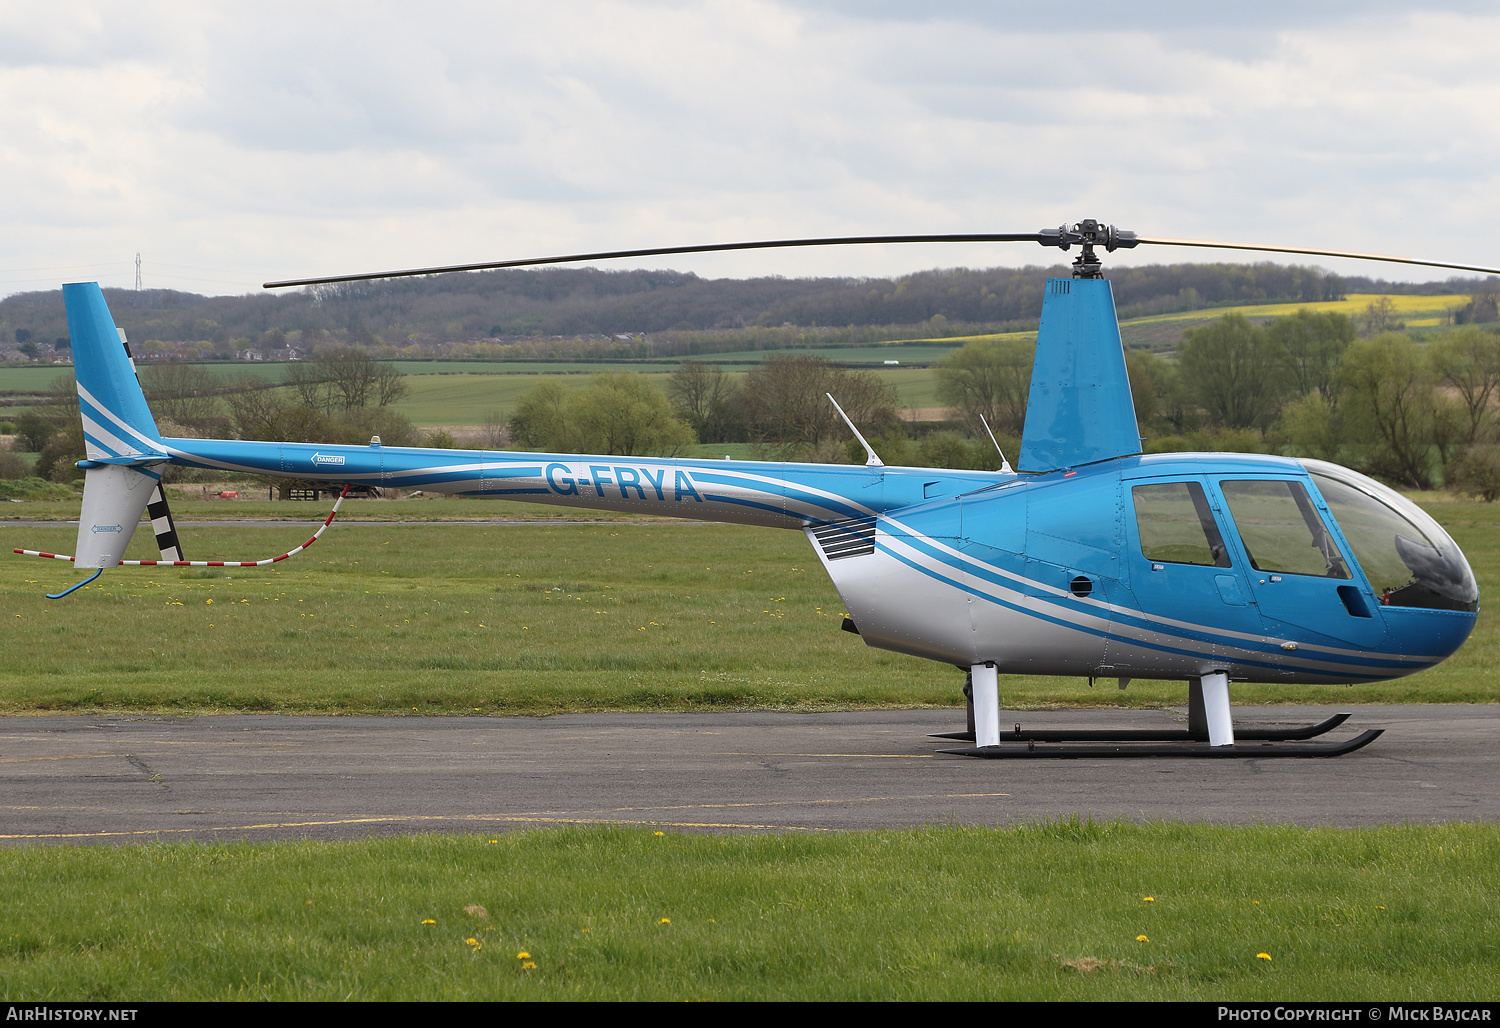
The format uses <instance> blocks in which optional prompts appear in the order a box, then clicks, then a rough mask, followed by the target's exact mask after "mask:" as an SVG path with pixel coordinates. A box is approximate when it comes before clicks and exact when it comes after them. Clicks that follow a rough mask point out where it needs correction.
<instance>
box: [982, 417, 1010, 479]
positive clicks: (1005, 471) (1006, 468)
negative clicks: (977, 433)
mask: <svg viewBox="0 0 1500 1028" xmlns="http://www.w3.org/2000/svg"><path fill="white" fill-rule="evenodd" d="M979 423H980V424H981V425H983V426H984V430H985V431H986V432H988V433H989V434H990V442H992V443H994V444H995V452H997V453H999V454H1000V473H1001V474H1002V475H1014V474H1015V472H1014V471H1013V470H1011V466H1010V461H1008V460H1006V459H1005V451H1004V450H1002V449H1000V440H998V439H996V438H995V430H994V429H992V428H990V423H989V422H988V421H986V420H984V415H983V414H981V415H979Z"/></svg>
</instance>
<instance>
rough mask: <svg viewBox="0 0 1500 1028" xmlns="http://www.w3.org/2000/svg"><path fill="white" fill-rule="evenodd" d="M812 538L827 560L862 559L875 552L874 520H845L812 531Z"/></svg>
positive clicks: (866, 518) (864, 518) (871, 518)
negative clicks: (816, 541)
mask: <svg viewBox="0 0 1500 1028" xmlns="http://www.w3.org/2000/svg"><path fill="white" fill-rule="evenodd" d="M812 534H813V538H815V539H817V540H818V546H819V547H820V548H821V549H822V550H823V556H825V557H827V558H828V559H829V560H843V559H844V558H845V557H862V556H864V555H865V554H867V553H874V552H875V519H874V518H873V517H863V518H845V519H844V520H842V521H831V522H829V523H828V524H826V525H823V526H822V527H820V528H815V529H813V533H812Z"/></svg>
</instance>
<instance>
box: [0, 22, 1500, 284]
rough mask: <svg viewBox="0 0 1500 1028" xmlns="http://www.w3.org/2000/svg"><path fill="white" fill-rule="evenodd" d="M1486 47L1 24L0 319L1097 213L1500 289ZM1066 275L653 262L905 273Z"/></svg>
mask: <svg viewBox="0 0 1500 1028" xmlns="http://www.w3.org/2000/svg"><path fill="white" fill-rule="evenodd" d="M1224 8H1227V9H1224ZM1497 52H1500V13H1497V8H1496V6H1495V5H1494V4H1493V3H1479V2H1472V3H1471V2H1463V0H1452V2H1448V0H1426V2H1424V3H1423V4H1421V5H1420V7H1419V6H1418V5H1416V4H1411V3H1395V2H1381V0H1362V2H1357V3H1356V2H1329V3H1316V2H1283V0H1261V2H1258V3H1253V4H1250V3H1246V4H1240V3H1234V4H1227V5H1225V4H1220V5H1214V4H1204V3H1202V2H1201V0H1200V2H1192V3H1189V2H1177V0H1170V2H1169V0H1158V2H1144V3H1127V4H1099V3H1093V4H1077V5H1072V6H1068V5H1048V4H1037V3H1035V2H1026V3H1011V2H1006V0H990V2H958V0H954V2H947V3H944V2H932V0H928V2H924V3H921V4H918V3H913V2H894V0H892V2H882V0H859V2H856V0H847V2H840V0H780V2H776V0H722V2H700V3H686V2H681V3H679V2H669V0H661V2H649V0H633V2H583V0H579V2H572V0H553V2H549V3H541V4H539V3H535V2H534V0H527V2H506V0H501V2H496V0H486V2H476V3H463V2H452V3H443V2H433V3H428V4H423V5H417V4H410V3H376V2H371V0H361V2H359V3H316V2H312V3H309V2H306V0H301V2H297V3H280V2H274V0H272V2H259V3H256V4H189V3H155V2H151V0H135V2H132V3H128V4H122V3H102V2H101V3H76V4H68V3H49V4H46V5H42V4H34V3H23V2H21V0H0V295H3V294H9V293H13V292H18V291H22V290H31V289H48V288H54V287H55V286H57V285H58V284H59V283H61V282H64V281H75V280H80V279H98V280H99V281H101V282H103V283H104V284H105V285H118V286H127V285H129V284H131V283H132V282H133V280H134V256H135V254H136V253H137V252H140V253H141V254H142V258H143V262H144V273H145V283H146V285H147V286H148V287H152V286H169V287H173V288H179V289H187V290H191V291H194V292H204V293H238V292H246V291H250V290H253V289H256V288H257V287H258V285H259V283H260V282H261V281H263V280H265V279H271V278H283V277H291V276H296V275H300V274H335V273H340V272H356V271H370V270H379V269H383V268H392V267H411V266H421V265H427V264H439V263H457V262H465V261H479V260H498V259H504V258H509V257H522V256H531V255H540V254H547V253H566V252H576V251H578V250H599V249H613V248H629V247H647V246H655V245H676V244H686V243H698V242H710V241H722V240H731V239H756V238H774V237H780V236H796V235H840V234H866V233H915V232H983V231H999V232H1006V231H1035V230H1036V229H1038V228H1042V227H1044V226H1056V225H1058V224H1060V223H1061V222H1063V221H1074V220H1077V219H1079V218H1083V217H1096V218H1099V219H1101V220H1104V221H1108V222H1113V223H1115V224H1117V225H1120V226H1121V227H1124V228H1130V229H1134V230H1136V231H1138V232H1140V233H1141V234H1143V235H1158V236H1173V237H1180V238H1199V239H1232V240H1236V241H1246V242H1262V243H1286V244H1293V245H1310V246H1321V247H1329V248H1337V249H1349V250H1362V251H1375V252H1383V253H1398V254H1406V255H1409V256H1415V257H1428V258H1432V259H1439V260H1442V259H1448V260H1459V261H1469V262H1475V263H1481V264H1500V254H1497V253H1496V252H1495V247H1494V246H1493V245H1492V243H1491V241H1492V240H1494V239H1496V237H1497V236H1500V231H1497V229H1500V210H1497V201H1500V188H1497V187H1500V60H1497V59H1496V54H1497ZM1049 255H1052V256H1056V255H1057V254H1056V251H1043V250H1041V249H1040V248H1037V247H1035V246H1032V245H1030V244H1011V245H1009V246H1005V245H995V246H979V245H973V246H953V247H946V248H932V247H908V248H879V249H873V248H872V249H840V250H819V251H802V252H786V251H783V252H772V253H762V254H755V255H746V254H741V255H721V256H712V257H701V258H693V259H686V258H683V259H673V260H671V261H666V260H664V259H660V258H658V259H654V260H649V261H644V262H640V263H641V264H644V265H646V266H654V267H662V266H671V267H678V268H686V269H691V270H694V271H697V272H699V273H700V274H705V275H712V276H722V275H730V276H745V275H763V274H782V275H788V276H795V275H808V274H838V275H886V274H893V273H899V272H903V271H910V270H916V269H919V268H925V267H933V266H954V265H965V266H969V267H982V266H990V265H998V264H1004V265H1020V264H1026V263H1044V262H1046V261H1047V259H1048V257H1049ZM1120 259H1123V260H1133V261H1141V260H1143V259H1144V260H1157V261H1160V260H1192V259H1208V258H1206V257H1205V256H1203V255H1202V254H1201V252H1197V251H1184V250H1165V249H1157V250H1155V251H1152V252H1151V253H1150V254H1149V256H1147V255H1145V254H1143V252H1142V251H1137V252H1136V253H1135V254H1132V255H1129V256H1122V257H1120V258H1117V260H1120ZM1244 259H1253V258H1251V257H1249V256H1246V257H1245V258H1244ZM1321 263H1322V264H1323V265H1324V266H1326V267H1333V268H1338V269H1339V270H1346V271H1355V270H1357V271H1359V272H1360V273H1369V274H1385V275H1388V276H1392V277H1409V278H1414V279H1425V278H1430V277H1437V278H1441V277H1446V276H1445V275H1444V274H1441V273H1434V274H1428V273H1423V272H1421V271H1415V270H1414V271H1412V272H1410V273H1409V274H1408V273H1403V272H1401V271H1400V270H1399V269H1397V270H1393V269H1392V268H1391V267H1390V266H1372V265H1360V266H1357V267H1356V266H1350V265H1344V264H1341V263H1340V262H1330V261H1322V262H1321Z"/></svg>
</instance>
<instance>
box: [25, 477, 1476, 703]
mask: <svg viewBox="0 0 1500 1028" xmlns="http://www.w3.org/2000/svg"><path fill="white" fill-rule="evenodd" d="M1426 504H1427V507H1428V509H1429V510H1431V511H1432V512H1433V513H1434V514H1435V516H1437V517H1438V518H1439V520H1441V521H1443V522H1444V523H1445V524H1446V525H1447V526H1448V527H1449V529H1450V531H1451V532H1452V533H1453V535H1454V536H1455V538H1457V540H1458V541H1459V543H1460V545H1461V546H1462V547H1463V548H1464V551H1465V553H1466V554H1467V555H1468V557H1469V559H1470V561H1471V562H1472V563H1473V565H1474V569H1475V572H1476V574H1477V575H1478V578H1479V582H1480V586H1481V590H1482V591H1484V592H1485V593H1488V592H1489V590H1491V589H1492V588H1495V587H1496V585H1497V583H1500V537H1497V534H1496V532H1495V527H1496V525H1495V522H1496V519H1497V511H1496V509H1495V508H1494V507H1492V506H1489V505H1486V504H1480V503H1471V502H1458V501H1440V500H1436V499H1434V498H1430V497H1429V498H1428V499H1427V501H1426ZM8 506H10V507H11V508H14V509H15V510H16V511H17V513H21V512H22V511H27V512H32V513H36V514H46V513H48V512H51V513H53V514H54V515H67V514H69V512H70V511H71V512H74V513H73V516H76V511H77V502H76V501H72V502H71V503H68V502H59V503H53V504H47V503H35V504H11V505H8ZM177 507H178V509H177V517H178V520H179V521H183V522H186V521H191V520H194V519H196V518H200V517H205V516H206V517H210V518H215V519H218V518H222V517H228V516H257V515H264V514H266V513H274V514H275V515H277V516H281V517H286V516H289V515H290V516H300V517H303V518H306V519H308V521H311V520H313V519H315V518H316V517H319V516H320V515H321V508H318V507H315V506H314V505H312V504H295V505H294V504H286V503H274V504H273V503H266V502H264V501H259V502H249V501H242V502H235V503H227V502H217V503H215V502H208V503H204V502H179V503H178V505H177ZM345 509H346V511H347V512H348V514H349V515H351V516H352V517H353V518H356V519H361V518H375V519H394V518H396V517H409V518H418V519H421V520H441V519H444V518H453V517H464V516H466V517H473V516H479V517H484V516H486V515H488V516H491V517H498V516H504V515H509V516H513V517H534V516H537V515H542V516H548V515H555V514H556V513H557V511H556V510H555V509H554V508H547V507H538V506H531V507H528V506H526V505H510V504H502V503H493V504H490V503H485V502H484V501H475V500H468V501H465V500H447V499H427V500H405V501H350V502H349V503H348V504H346V508H345ZM7 513H9V512H7ZM567 516H569V517H573V518H594V517H596V516H599V515H595V514H594V512H587V511H573V512H568V514H567ZM602 517H603V518H604V519H605V521H606V523H603V524H576V523H573V524H570V523H567V522H556V523H549V524H542V525H510V526H493V525H478V524H452V525H422V524H403V523H399V522H396V521H394V520H381V521H378V522H377V523H372V524H354V525H343V526H341V525H335V527H334V528H333V529H331V530H330V531H329V533H328V534H327V535H325V536H324V539H323V541H322V542H320V543H319V544H318V545H317V546H315V547H314V548H313V549H312V550H310V551H308V553H307V554H305V555H303V556H300V557H297V558H294V559H293V560H292V561H289V562H286V563H282V564H279V565H276V566H275V567H271V568H264V569H211V568H205V569H197V568H195V569H120V570H117V571H111V572H108V573H106V574H105V576H104V577H102V578H101V579H100V580H99V581H98V582H97V583H95V584H94V585H92V586H89V587H88V588H86V589H83V590H80V591H79V592H77V593H75V594H73V595H72V596H70V597H68V598H66V599H63V600H56V601H53V600H45V599H43V598H42V593H44V592H47V591H57V590H58V589H59V588H60V587H62V586H64V585H67V584H70V583H72V582H73V581H76V580H77V579H78V577H80V574H79V573H75V572H73V571H72V570H71V568H70V567H69V566H67V565H65V564H61V563H57V562H51V561H41V560H37V559H35V558H24V557H19V556H11V555H8V554H7V555H5V557H4V559H3V561H0V617H3V619H4V620H5V621H6V622H7V624H8V631H7V635H6V639H7V644H8V653H7V660H6V662H5V666H4V668H3V669H0V712H6V713H22V712H35V711H68V710H75V711H86V710H129V711H229V710H254V711H288V712H347V713H359V712H371V713H374V712H379V713H411V712H412V711H413V708H416V710H417V711H418V712H423V713H428V712H430V713H445V714H450V713H465V714H472V713H474V712H475V710H476V708H477V709H478V711H479V712H481V713H484V714H515V713H548V712H559V711H571V710H605V709H611V710H661V709H667V710H687V709H712V708H735V709H746V708H762V709H801V710H818V709H830V708H849V707H880V706H895V707H914V706H953V705H956V704H958V703H959V702H960V701H961V698H960V695H959V688H960V686H961V685H962V678H961V676H960V675H959V674H958V672H956V671H955V670H954V669H952V668H950V667H948V666H946V665H942V664H937V663H934V662H931V661H923V660H918V659H916V658H912V657H905V656H900V655H896V654H891V653H886V652H884V651H881V650H872V649H869V648H867V647H866V646H864V644H863V643H862V642H861V641H860V640H859V639H858V638H857V637H856V636H854V635H851V634H849V633H846V632H842V631H839V625H840V623H841V621H842V618H843V614H844V611H843V608H842V607H841V606H840V605H839V600H838V596H837V594H836V593H835V592H834V590H833V587H832V585H831V583H830V582H829V581H828V578H827V576H826V575H825V574H824V573H823V571H822V569H821V567H820V566H819V565H818V563H817V560H816V558H815V557H814V556H813V554H812V552H811V549H810V547H809V545H808V543H807V541H806V540H805V539H804V538H803V537H802V535H801V534H800V533H796V532H788V531H781V530H775V529H754V528H744V527H738V526H729V525H699V524H686V523H673V522H660V523H648V522H644V521H643V519H640V518H637V517H634V516H630V515H613V516H610V515H602ZM74 535H75V530H73V529H71V528H65V527H61V526H60V527H57V528H48V527H26V528H20V527H14V526H10V525H6V526H5V527H4V529H3V532H0V538H3V541H4V544H5V546H6V547H7V548H9V547H16V546H20V547H24V548H29V549H43V550H51V551H54V552H70V550H71V548H72V545H73V542H74ZM305 535H306V529H305V528H304V527H302V526H300V525H299V526H293V525H287V526H284V527H275V526H265V527H262V526H238V525H230V526H227V527H202V528H187V527H185V528H183V529H182V536H183V540H184V544H185V546H186V547H187V552H188V555H189V557H192V558H194V559H228V560H237V559H254V558H259V557H266V556H270V555H272V554H275V553H279V552H281V551H283V550H285V549H287V548H288V545H289V544H291V543H295V542H300V541H301V540H302V539H303V538H305ZM131 545H132V553H133V554H135V555H137V556H141V557H148V558H149V557H151V556H154V554H153V552H152V550H151V546H152V542H151V538H150V535H149V533H148V532H144V531H143V532H140V533H138V534H137V537H136V539H135V541H134V542H133V543H132V544H131ZM60 640H68V641H70V644H69V645H59V641H60ZM80 647H81V649H80ZM1497 669H1500V630H1497V628H1496V621H1495V618H1494V616H1493V615H1492V614H1490V613H1488V611H1486V612H1485V613H1483V614H1482V615H1481V617H1480V621H1479V625H1478V628H1477V629H1476V631H1475V634H1474V637H1473V638H1472V639H1470V641H1469V642H1468V644H1467V645H1466V646H1465V647H1464V649H1463V650H1461V651H1460V652H1459V654H1458V655H1456V656H1455V657H1453V658H1451V659H1450V660H1448V661H1446V662H1445V663H1443V664H1441V665H1439V666H1438V667H1436V668H1434V669H1432V670H1430V671H1427V672H1423V673H1421V674H1419V675H1415V676H1412V677H1410V678H1405V679H1399V680H1397V681H1394V682H1388V683H1381V684H1373V685H1361V686H1358V687H1348V686H1289V685H1242V686H1236V687H1235V699H1236V702H1241V703H1255V702H1262V703H1265V702H1293V703H1295V702H1308V703H1353V702H1403V703H1404V702H1496V701H1500V670H1497ZM1002 681H1003V685H1002V690H1003V691H1002V697H1003V701H1004V702H1005V703H1006V704H1007V705H1011V706H1018V707H1042V706H1058V705H1061V706H1069V705H1084V706H1091V705H1100V706H1115V705H1121V706H1133V707H1153V706H1165V705H1171V704H1180V703H1182V702H1184V693H1185V690H1184V688H1183V687H1182V685H1181V683H1173V682H1135V683H1132V684H1131V686H1130V688H1129V689H1128V690H1126V691H1125V692H1120V691H1118V690H1116V689H1115V688H1113V686H1111V687H1109V688H1104V687H1103V686H1099V687H1096V688H1090V687H1089V686H1088V683H1087V680H1085V679H1081V678H1078V679H1074V678H1065V679H1058V678H1041V677H1021V676H1016V677H1007V678H1005V679H1003V680H1002Z"/></svg>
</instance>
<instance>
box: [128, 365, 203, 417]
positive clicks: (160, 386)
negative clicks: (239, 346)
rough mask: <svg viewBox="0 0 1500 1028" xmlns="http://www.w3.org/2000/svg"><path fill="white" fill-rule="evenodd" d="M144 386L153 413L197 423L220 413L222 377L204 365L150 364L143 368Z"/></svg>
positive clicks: (142, 381)
mask: <svg viewBox="0 0 1500 1028" xmlns="http://www.w3.org/2000/svg"><path fill="white" fill-rule="evenodd" d="M141 389H142V390H144V391H145V393H146V400H147V401H148V402H149V403H150V404H151V410H152V413H154V414H156V415H157V416H159V417H162V418H165V419H167V420H169V421H175V422H176V423H177V424H179V425H196V424H199V423H201V422H203V421H206V420H208V419H210V418H213V417H214V416H215V415H217V414H218V413H219V397H218V393H220V392H221V391H223V387H222V386H221V385H220V383H219V381H218V380H217V379H216V378H214V376H213V374H212V373H211V372H210V371H209V370H208V369H207V368H204V367H203V366H202V365H199V364H188V363H186V362H185V361H169V362H166V363H162V364H150V365H147V366H146V367H145V368H143V369H142V370H141Z"/></svg>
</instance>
